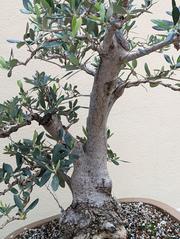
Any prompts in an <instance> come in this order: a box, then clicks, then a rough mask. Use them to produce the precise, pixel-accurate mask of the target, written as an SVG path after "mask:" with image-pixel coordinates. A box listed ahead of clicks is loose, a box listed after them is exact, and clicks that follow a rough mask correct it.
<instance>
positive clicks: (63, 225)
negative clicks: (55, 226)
mask: <svg viewBox="0 0 180 239" xmlns="http://www.w3.org/2000/svg"><path fill="white" fill-rule="evenodd" d="M71 187H72V193H73V202H72V204H71V206H70V207H69V208H68V209H67V210H66V211H65V213H64V214H63V215H62V216H61V219H60V233H61V237H60V238H61V239H73V238H74V239H90V238H92V239H108V238H109V239H125V238H126V231H125V229H124V227H123V225H122V221H121V215H120V212H119V204H118V203H117V202H116V201H115V200H114V199H113V198H112V196H111V188H112V184H111V179H110V178H109V175H108V171H107V159H106V158H96V160H94V159H90V158H89V156H87V155H86V153H83V150H82V153H81V157H80V158H79V160H78V161H77V162H76V164H75V168H74V172H73V175H72V184H71Z"/></svg>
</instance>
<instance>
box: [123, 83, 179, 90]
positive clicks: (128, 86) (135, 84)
mask: <svg viewBox="0 0 180 239" xmlns="http://www.w3.org/2000/svg"><path fill="white" fill-rule="evenodd" d="M147 83H149V84H150V83H151V84H156V83H158V85H162V86H164V87H167V88H169V89H171V90H173V91H180V88H177V87H175V86H173V85H171V84H166V83H163V82H161V81H152V80H151V81H150V80H139V81H134V82H128V83H127V84H126V87H125V88H131V87H135V86H139V85H140V84H147Z"/></svg>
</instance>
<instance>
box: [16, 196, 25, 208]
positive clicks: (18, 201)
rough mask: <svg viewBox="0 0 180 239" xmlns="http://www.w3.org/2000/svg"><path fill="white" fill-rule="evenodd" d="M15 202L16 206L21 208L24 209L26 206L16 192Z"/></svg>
mask: <svg viewBox="0 0 180 239" xmlns="http://www.w3.org/2000/svg"><path fill="white" fill-rule="evenodd" d="M14 202H15V204H16V206H17V207H18V208H19V210H21V211H22V210H23V208H24V205H23V203H22V201H21V199H20V197H19V195H16V194H15V195H14Z"/></svg>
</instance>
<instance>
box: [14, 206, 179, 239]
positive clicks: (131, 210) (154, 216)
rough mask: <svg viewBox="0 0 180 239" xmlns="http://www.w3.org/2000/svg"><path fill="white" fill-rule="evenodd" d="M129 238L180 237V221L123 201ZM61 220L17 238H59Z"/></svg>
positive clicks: (160, 238)
mask: <svg viewBox="0 0 180 239" xmlns="http://www.w3.org/2000/svg"><path fill="white" fill-rule="evenodd" d="M121 209H122V221H123V222H124V224H125V227H126V229H127V231H128V239H180V222H178V221H177V220H175V219H174V218H173V217H172V216H170V215H169V214H168V213H166V212H164V211H161V210H160V209H158V208H156V207H154V206H152V205H150V204H147V203H142V202H133V203H129V202H126V203H121ZM58 236H59V220H58V219H55V220H53V221H50V222H48V223H46V224H44V225H42V226H40V227H38V228H33V229H29V230H26V231H24V232H23V233H22V234H21V235H19V236H17V237H15V239H59V237H58Z"/></svg>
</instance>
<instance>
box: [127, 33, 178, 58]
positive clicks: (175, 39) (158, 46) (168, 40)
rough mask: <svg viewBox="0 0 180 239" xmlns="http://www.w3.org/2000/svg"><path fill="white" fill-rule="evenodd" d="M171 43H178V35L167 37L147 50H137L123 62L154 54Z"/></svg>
mask: <svg viewBox="0 0 180 239" xmlns="http://www.w3.org/2000/svg"><path fill="white" fill-rule="evenodd" d="M172 43H180V35H179V34H175V33H174V34H173V33H172V35H171V36H170V37H167V38H166V39H165V40H164V41H162V42H160V43H157V44H156V45H154V46H152V47H149V48H139V49H138V50H137V51H135V52H132V53H129V54H128V55H127V56H126V57H125V58H124V61H125V62H128V61H132V60H135V59H137V58H140V57H143V56H145V55H148V54H150V53H152V52H155V51H157V50H160V49H162V48H163V47H166V46H169V45H170V44H172Z"/></svg>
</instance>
